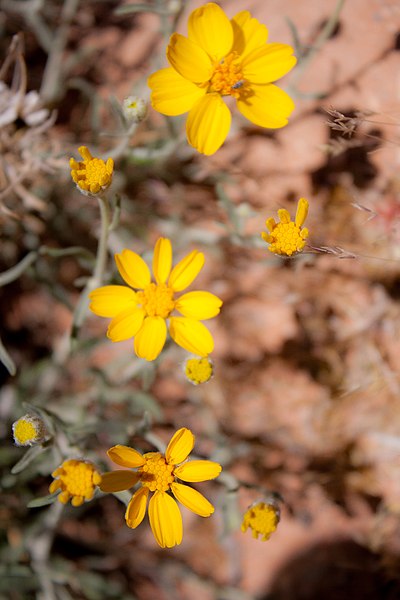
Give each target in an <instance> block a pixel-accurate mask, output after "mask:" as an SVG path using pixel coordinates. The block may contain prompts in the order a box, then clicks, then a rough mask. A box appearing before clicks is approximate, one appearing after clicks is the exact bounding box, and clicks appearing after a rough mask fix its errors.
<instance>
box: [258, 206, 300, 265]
mask: <svg viewBox="0 0 400 600" xmlns="http://www.w3.org/2000/svg"><path fill="white" fill-rule="evenodd" d="M307 214H308V201H307V200H306V199H305V198H300V200H299V202H298V204H297V211H296V217H295V220H294V221H292V220H291V218H290V213H289V211H287V210H286V208H280V209H279V210H278V215H279V221H280V222H279V223H276V222H275V219H273V218H272V217H270V218H269V219H267V220H266V222H265V224H266V226H267V229H268V230H269V233H265V231H263V232H262V233H261V237H262V239H263V240H264V242H267V244H269V246H268V250H269V251H270V252H274V254H281V255H283V256H292V254H296V253H297V252H301V251H302V250H303V248H304V246H305V245H306V239H307V237H308V229H307V227H304V228H303V225H304V221H305V220H306V218H307Z"/></svg>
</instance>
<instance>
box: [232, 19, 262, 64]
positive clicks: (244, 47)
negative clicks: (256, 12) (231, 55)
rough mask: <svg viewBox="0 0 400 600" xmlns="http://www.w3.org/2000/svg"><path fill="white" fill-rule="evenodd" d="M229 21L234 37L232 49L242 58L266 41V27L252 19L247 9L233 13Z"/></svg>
mask: <svg viewBox="0 0 400 600" xmlns="http://www.w3.org/2000/svg"><path fill="white" fill-rule="evenodd" d="M231 23H232V27H233V32H234V38H235V39H234V44H233V48H232V50H234V51H236V52H237V53H238V54H240V55H241V59H242V60H243V59H244V58H245V57H246V56H247V55H248V54H250V52H252V51H253V50H255V49H256V48H259V47H260V46H263V45H264V44H265V43H266V41H267V39H268V29H267V28H266V26H265V25H262V24H261V23H260V22H259V21H257V19H254V18H253V17H252V16H251V14H250V13H249V11H248V10H242V11H241V12H240V13H238V14H237V15H235V16H234V17H233V19H232V20H231Z"/></svg>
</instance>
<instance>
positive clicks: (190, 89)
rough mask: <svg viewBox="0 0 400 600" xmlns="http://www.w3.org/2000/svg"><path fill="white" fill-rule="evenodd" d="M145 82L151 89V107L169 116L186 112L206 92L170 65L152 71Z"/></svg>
mask: <svg viewBox="0 0 400 600" xmlns="http://www.w3.org/2000/svg"><path fill="white" fill-rule="evenodd" d="M147 83H148V84H149V87H150V89H151V90H152V94H151V105H152V107H153V108H154V109H155V110H157V111H158V112H160V113H162V114H163V115H168V116H170V117H174V116H177V115H182V114H183V113H186V112H188V111H189V110H190V109H191V108H192V106H193V105H194V104H195V103H196V102H197V100H199V99H200V98H201V97H202V96H204V95H205V93H206V89H205V88H200V87H198V86H197V85H196V84H195V83H192V82H191V81H188V80H187V79H185V78H184V77H182V76H181V75H179V73H177V72H176V71H175V69H173V68H172V67H168V68H167V69H161V70H160V71H157V72H156V73H153V75H150V77H149V78H148V80H147Z"/></svg>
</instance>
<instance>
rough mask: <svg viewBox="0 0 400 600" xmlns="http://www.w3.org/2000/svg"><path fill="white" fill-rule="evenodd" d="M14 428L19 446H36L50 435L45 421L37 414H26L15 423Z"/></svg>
mask: <svg viewBox="0 0 400 600" xmlns="http://www.w3.org/2000/svg"><path fill="white" fill-rule="evenodd" d="M12 430H13V437H14V442H15V443H16V445H17V446H34V445H35V444H40V443H41V442H44V441H45V439H46V437H47V436H48V433H47V429H46V425H45V424H44V421H43V420H42V419H41V418H40V417H37V416H35V415H24V416H23V417H21V418H20V419H18V421H15V423H13V426H12Z"/></svg>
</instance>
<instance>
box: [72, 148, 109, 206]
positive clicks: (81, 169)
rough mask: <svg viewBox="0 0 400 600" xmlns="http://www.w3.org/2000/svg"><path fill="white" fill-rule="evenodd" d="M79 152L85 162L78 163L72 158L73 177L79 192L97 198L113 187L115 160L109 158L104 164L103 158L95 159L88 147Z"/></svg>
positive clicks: (80, 149)
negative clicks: (99, 194)
mask: <svg viewBox="0 0 400 600" xmlns="http://www.w3.org/2000/svg"><path fill="white" fill-rule="evenodd" d="M78 151H79V154H80V155H81V156H82V158H83V161H80V162H77V161H76V160H75V159H74V158H71V159H70V161H69V166H70V167H71V177H72V179H73V180H74V181H75V183H76V185H77V186H78V189H79V191H80V192H82V194H85V195H87V196H96V194H98V193H99V192H104V190H106V189H107V188H108V187H109V186H110V185H111V181H112V176H113V171H114V161H113V159H112V158H108V159H107V162H104V160H102V159H101V158H93V156H92V155H91V154H90V152H89V149H88V148H86V146H81V147H80V148H79V149H78Z"/></svg>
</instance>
